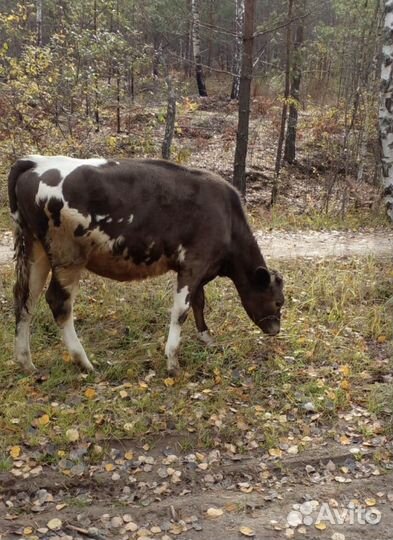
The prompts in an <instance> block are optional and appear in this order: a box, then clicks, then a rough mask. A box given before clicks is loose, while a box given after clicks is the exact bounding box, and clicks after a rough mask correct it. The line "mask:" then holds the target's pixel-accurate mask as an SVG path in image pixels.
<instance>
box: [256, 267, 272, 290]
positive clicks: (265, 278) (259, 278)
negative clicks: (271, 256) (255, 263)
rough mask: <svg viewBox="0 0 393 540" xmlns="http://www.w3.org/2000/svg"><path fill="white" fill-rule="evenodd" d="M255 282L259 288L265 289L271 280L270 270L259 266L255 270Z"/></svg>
mask: <svg viewBox="0 0 393 540" xmlns="http://www.w3.org/2000/svg"><path fill="white" fill-rule="evenodd" d="M255 277H256V283H257V285H258V287H260V288H261V289H267V288H268V287H269V285H270V282H271V277H270V272H269V270H268V269H267V268H264V267H263V266H259V267H258V268H257V269H256V271H255Z"/></svg>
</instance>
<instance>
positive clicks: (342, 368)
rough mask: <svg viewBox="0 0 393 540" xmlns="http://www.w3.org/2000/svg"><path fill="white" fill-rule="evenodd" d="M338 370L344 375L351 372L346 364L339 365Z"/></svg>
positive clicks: (346, 375)
mask: <svg viewBox="0 0 393 540" xmlns="http://www.w3.org/2000/svg"><path fill="white" fill-rule="evenodd" d="M340 372H341V373H342V374H343V375H344V377H349V374H350V373H351V369H350V367H349V366H348V365H347V364H346V365H345V366H341V367H340Z"/></svg>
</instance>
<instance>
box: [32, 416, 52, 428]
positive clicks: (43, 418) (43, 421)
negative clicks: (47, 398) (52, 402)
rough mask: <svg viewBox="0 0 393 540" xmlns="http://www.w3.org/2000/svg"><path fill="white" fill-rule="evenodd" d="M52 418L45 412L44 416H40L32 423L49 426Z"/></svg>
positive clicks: (38, 425)
mask: <svg viewBox="0 0 393 540" xmlns="http://www.w3.org/2000/svg"><path fill="white" fill-rule="evenodd" d="M49 421H50V418H49V416H48V415H47V414H43V415H42V416H39V417H38V418H36V419H35V420H33V422H32V424H33V425H34V426H35V427H42V426H47V425H48V424H49Z"/></svg>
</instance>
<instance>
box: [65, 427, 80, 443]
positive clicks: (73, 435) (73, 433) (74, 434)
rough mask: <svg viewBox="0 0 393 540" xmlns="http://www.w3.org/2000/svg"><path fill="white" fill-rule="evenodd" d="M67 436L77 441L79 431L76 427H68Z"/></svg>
mask: <svg viewBox="0 0 393 540" xmlns="http://www.w3.org/2000/svg"><path fill="white" fill-rule="evenodd" d="M65 434H66V438H67V441H69V442H76V441H79V431H78V430H77V429H75V428H70V429H67V431H66V433H65Z"/></svg>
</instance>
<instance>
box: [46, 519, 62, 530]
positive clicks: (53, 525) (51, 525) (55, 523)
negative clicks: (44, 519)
mask: <svg viewBox="0 0 393 540" xmlns="http://www.w3.org/2000/svg"><path fill="white" fill-rule="evenodd" d="M62 525H63V523H62V521H61V519H58V518H53V519H51V520H50V521H48V523H47V524H46V526H47V527H48V529H50V530H51V531H58V530H59V529H61V526H62Z"/></svg>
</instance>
